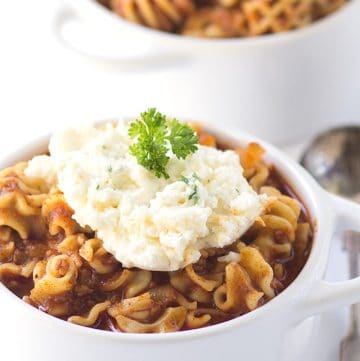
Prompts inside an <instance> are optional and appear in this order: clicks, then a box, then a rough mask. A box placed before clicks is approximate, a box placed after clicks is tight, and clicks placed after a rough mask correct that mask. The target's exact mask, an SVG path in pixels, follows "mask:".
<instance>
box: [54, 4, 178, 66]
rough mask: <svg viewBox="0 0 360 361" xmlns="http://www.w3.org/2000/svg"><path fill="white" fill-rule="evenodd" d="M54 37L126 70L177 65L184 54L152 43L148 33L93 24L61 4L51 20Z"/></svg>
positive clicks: (74, 49) (76, 50) (85, 54)
mask: <svg viewBox="0 0 360 361" xmlns="http://www.w3.org/2000/svg"><path fill="white" fill-rule="evenodd" d="M52 30H53V33H54V35H55V38H56V39H57V40H58V41H59V43H60V44H62V45H63V47H64V48H65V49H68V50H70V51H71V52H73V53H76V54H78V55H80V56H82V57H85V58H86V59H87V60H91V61H93V62H97V63H100V65H108V66H112V67H116V68H120V69H121V70H126V71H139V70H153V69H154V68H155V69H156V68H164V67H166V66H174V65H178V64H179V63H181V62H182V61H184V60H185V55H184V54H179V53H176V52H170V51H167V50H166V49H165V50H161V49H158V48H155V47H154V44H152V42H151V39H150V38H148V37H144V36H140V35H138V34H137V35H135V34H134V33H131V29H130V31H129V30H128V29H126V26H123V27H119V29H117V31H116V32H114V33H112V32H111V31H110V29H108V28H106V27H102V26H94V24H91V23H90V22H89V21H87V20H86V18H85V17H83V16H81V14H78V12H77V9H74V8H72V7H71V6H69V5H61V6H60V7H59V9H57V11H56V13H55V15H54V19H53V22H52Z"/></svg>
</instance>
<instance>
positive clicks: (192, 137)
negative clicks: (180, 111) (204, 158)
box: [167, 119, 199, 159]
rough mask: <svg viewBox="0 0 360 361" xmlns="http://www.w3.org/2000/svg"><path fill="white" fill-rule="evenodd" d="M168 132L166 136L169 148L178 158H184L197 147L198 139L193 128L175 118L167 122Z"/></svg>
mask: <svg viewBox="0 0 360 361" xmlns="http://www.w3.org/2000/svg"><path fill="white" fill-rule="evenodd" d="M168 126H169V128H170V134H169V135H168V136H167V139H168V141H169V142H170V144H171V150H172V152H173V153H174V154H175V155H176V157H177V158H179V159H185V158H186V157H187V156H188V155H189V154H191V153H195V152H196V151H197V149H198V147H197V144H198V143H199V139H198V137H197V135H196V133H195V132H194V130H193V129H192V128H191V127H189V126H188V125H186V124H182V123H180V122H179V121H178V120H176V119H171V120H170V121H169V122H168Z"/></svg>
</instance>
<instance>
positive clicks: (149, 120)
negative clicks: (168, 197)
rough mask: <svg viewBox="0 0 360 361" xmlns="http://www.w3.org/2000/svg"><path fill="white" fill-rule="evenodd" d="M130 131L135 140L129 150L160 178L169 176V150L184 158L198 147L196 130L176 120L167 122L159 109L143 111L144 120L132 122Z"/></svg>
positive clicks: (139, 161)
mask: <svg viewBox="0 0 360 361" xmlns="http://www.w3.org/2000/svg"><path fill="white" fill-rule="evenodd" d="M128 134H129V136H130V138H131V139H135V140H136V143H134V144H132V145H131V146H130V153H131V154H132V155H133V156H134V157H136V159H137V161H138V163H139V164H140V165H142V166H143V167H145V168H146V169H148V170H149V171H151V172H152V173H154V174H155V176H156V177H158V178H161V177H164V178H166V179H167V178H169V174H168V173H167V172H166V165H167V163H168V162H169V159H170V158H169V157H168V155H167V154H168V151H169V150H171V151H172V152H173V153H174V155H175V156H176V157H177V158H178V159H185V158H186V157H187V156H188V155H189V154H191V153H194V152H195V151H196V150H197V145H196V144H197V143H198V138H197V136H196V134H195V132H194V131H193V130H192V129H191V128H190V127H189V126H188V125H185V124H181V123H180V122H179V121H177V120H176V119H172V120H169V121H167V119H166V116H165V115H163V114H161V113H159V112H158V111H157V110H156V108H150V109H148V110H147V111H146V112H143V113H141V119H137V120H135V121H133V122H132V123H131V124H130V126H129V130H128Z"/></svg>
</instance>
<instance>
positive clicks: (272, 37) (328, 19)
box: [67, 0, 360, 47]
mask: <svg viewBox="0 0 360 361" xmlns="http://www.w3.org/2000/svg"><path fill="white" fill-rule="evenodd" d="M67 1H68V3H69V4H70V6H75V7H79V6H80V7H83V6H86V7H88V9H89V10H90V11H92V12H95V13H97V15H100V17H102V18H103V20H107V21H111V22H112V24H113V25H115V26H118V27H121V28H122V29H124V27H125V28H128V30H129V31H132V32H136V33H138V34H139V35H144V36H151V37H152V38H153V37H156V38H157V40H164V41H166V42H167V43H168V44H170V43H174V44H175V45H187V46H189V45H193V46H194V47H195V46H202V47H203V46H204V45H205V46H209V47H213V46H224V47H229V46H234V45H235V46H261V45H272V44H274V43H282V42H290V41H292V40H298V39H300V38H302V37H306V36H309V37H311V36H312V35H313V34H314V33H315V32H317V31H320V30H323V31H326V30H327V28H328V27H329V26H330V25H331V24H332V23H333V22H335V21H336V20H337V19H338V18H339V17H341V16H343V15H344V13H346V12H347V11H348V12H350V11H351V10H352V7H353V6H354V4H355V3H357V2H360V0H349V1H347V3H346V4H344V5H343V6H341V7H340V8H339V9H337V10H335V11H334V12H333V13H330V14H328V15H326V16H325V17H323V18H320V19H317V20H316V21H314V22H312V23H310V24H308V25H306V26H304V27H302V28H298V29H294V30H289V31H284V32H279V33H273V34H266V35H259V36H254V37H242V38H241V37H234V38H205V37H204V38H201V37H195V36H184V35H181V34H177V33H170V32H166V31H162V30H157V29H154V28H151V27H147V26H145V25H141V24H137V23H133V22H131V21H128V20H126V19H124V18H122V17H121V16H119V15H117V14H116V13H114V12H113V11H111V10H110V9H108V8H106V7H105V6H103V5H101V4H100V3H98V2H97V1H96V0H77V1H76V2H75V3H76V4H75V3H74V2H72V4H71V2H70V1H69V0H67Z"/></svg>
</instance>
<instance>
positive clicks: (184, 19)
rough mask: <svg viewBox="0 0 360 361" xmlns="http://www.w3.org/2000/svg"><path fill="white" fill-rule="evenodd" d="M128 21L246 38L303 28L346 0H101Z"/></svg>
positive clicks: (180, 31)
mask: <svg viewBox="0 0 360 361" xmlns="http://www.w3.org/2000/svg"><path fill="white" fill-rule="evenodd" d="M98 2H99V3H100V4H102V5H104V6H105V7H107V8H109V10H111V11H114V12H115V13H116V14H118V15H120V16H121V17H123V18H124V19H126V20H129V21H132V22H135V23H138V24H142V25H145V26H148V27H151V28H154V29H158V30H162V31H168V32H173V33H178V34H181V35H189V36H199V37H208V38H226V37H247V36H258V35H264V34H269V33H278V32H283V31H289V30H293V29H298V28H302V27H304V26H307V25H309V24H310V23H312V22H314V21H317V20H319V19H321V18H323V17H325V16H327V15H329V14H331V13H332V12H334V11H336V10H338V9H339V8H341V7H342V6H344V5H345V4H346V2H347V0H335V1H333V0H276V1H269V0H218V1H196V0H195V1H193V0H182V1H181V0H167V1H156V0H153V1H146V2H145V1H144V2H140V1H136V0H98Z"/></svg>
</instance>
